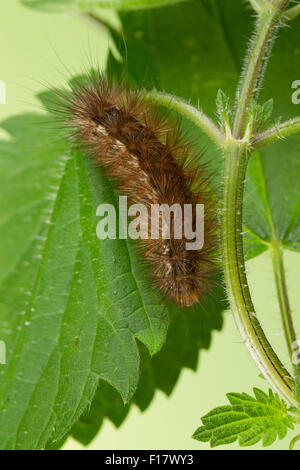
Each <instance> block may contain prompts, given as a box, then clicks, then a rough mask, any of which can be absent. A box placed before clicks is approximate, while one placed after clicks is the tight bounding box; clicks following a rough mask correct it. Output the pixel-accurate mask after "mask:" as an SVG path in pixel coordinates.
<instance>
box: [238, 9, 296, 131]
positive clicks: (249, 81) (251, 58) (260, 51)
mask: <svg viewBox="0 0 300 470" xmlns="http://www.w3.org/2000/svg"><path fill="white" fill-rule="evenodd" d="M288 3H289V1H288V0H281V1H279V2H276V4H272V3H269V7H268V8H267V7H266V8H264V9H262V10H261V13H260V14H259V17H258V21H257V26H256V31H255V34H254V37H253V39H252V42H251V46H250V50H249V52H248V56H247V59H246V64H245V67H244V71H243V75H242V80H241V84H240V87H239V89H238V93H237V98H236V101H237V102H236V112H235V118H234V123H233V131H232V134H233V136H234V137H235V138H236V139H240V138H242V136H243V133H244V131H245V128H246V124H247V118H248V110H249V106H250V104H251V100H252V99H253V98H256V97H257V95H258V92H259V89H260V86H261V82H262V79H263V75H264V69H265V66H266V63H267V60H268V58H269V55H270V53H271V49H272V44H273V40H274V36H275V32H276V29H277V28H278V26H279V20H280V17H281V15H282V9H283V8H284V7H285V6H286V5H287V4H288Z"/></svg>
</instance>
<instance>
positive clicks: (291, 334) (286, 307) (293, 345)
mask: <svg viewBox="0 0 300 470" xmlns="http://www.w3.org/2000/svg"><path fill="white" fill-rule="evenodd" d="M270 249H271V254H272V262H273V271H274V276H275V283H276V289H277V297H278V301H279V306H280V312H281V318H282V323H283V329H284V334H285V338H286V343H287V347H288V351H289V354H290V358H291V360H292V362H293V364H294V366H295V365H296V364H298V363H299V361H300V350H299V346H298V342H297V335H296V332H295V328H294V324H293V317H292V311H291V307H290V302H289V297H288V291H287V283H286V276H285V269H284V261H283V247H282V244H281V242H280V241H279V240H277V239H274V240H273V241H272V243H271V245H270Z"/></svg>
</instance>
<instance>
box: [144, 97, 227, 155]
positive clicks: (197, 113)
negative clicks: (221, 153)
mask: <svg viewBox="0 0 300 470" xmlns="http://www.w3.org/2000/svg"><path fill="white" fill-rule="evenodd" d="M145 98H146V99H149V100H152V101H155V102H156V103H158V104H160V105H162V106H166V107H167V108H168V109H173V110H174V111H177V112H180V113H181V114H182V115H183V116H185V117H187V118H188V119H189V120H190V121H192V122H194V123H195V124H196V125H197V126H198V127H199V128H200V129H202V130H203V131H204V132H205V134H206V135H208V137H210V139H211V140H212V141H213V142H215V144H217V145H218V146H219V147H223V144H224V142H225V136H224V134H223V133H222V131H221V130H220V129H219V128H218V126H217V125H216V124H215V123H214V122H213V120H212V119H210V118H209V117H208V116H207V115H206V114H205V113H204V112H203V111H201V110H200V109H196V108H195V107H194V106H193V105H191V104H190V103H188V102H187V101H185V100H183V99H182V98H178V97H177V96H174V95H169V94H168V93H163V92H160V91H156V90H152V91H150V92H147V93H146V94H145Z"/></svg>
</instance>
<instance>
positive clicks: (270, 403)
mask: <svg viewBox="0 0 300 470" xmlns="http://www.w3.org/2000/svg"><path fill="white" fill-rule="evenodd" d="M253 391H254V395H255V397H252V396H250V395H248V394H246V393H229V394H228V395H227V398H228V400H229V402H230V405H227V406H221V407H218V408H215V409H214V410H212V411H211V412H210V413H208V414H207V415H206V416H204V417H203V418H202V423H203V426H201V427H200V428H198V429H197V431H196V432H195V433H194V435H193V438H194V439H196V440H198V441H201V442H210V444H211V447H217V446H220V445H224V444H230V443H232V442H235V441H236V440H238V441H239V445H240V446H241V447H249V446H252V445H254V444H257V443H258V442H259V441H260V440H262V444H263V446H264V447H267V446H270V445H271V444H273V443H274V441H275V440H276V438H277V437H278V439H283V438H284V437H285V436H286V434H287V431H288V429H294V423H295V419H294V417H293V416H291V415H290V414H289V413H288V410H287V407H286V405H285V403H284V402H283V401H282V400H281V399H280V398H279V397H278V395H276V394H274V393H273V392H272V391H271V390H269V395H267V394H266V393H264V392H262V391H261V390H259V389H257V388H254V389H253Z"/></svg>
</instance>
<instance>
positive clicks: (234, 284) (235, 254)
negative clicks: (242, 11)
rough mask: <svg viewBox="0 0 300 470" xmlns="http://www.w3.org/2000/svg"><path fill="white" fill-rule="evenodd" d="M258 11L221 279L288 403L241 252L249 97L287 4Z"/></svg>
mask: <svg viewBox="0 0 300 470" xmlns="http://www.w3.org/2000/svg"><path fill="white" fill-rule="evenodd" d="M266 3H267V4H268V5H269V7H268V8H266V9H264V10H262V12H261V14H260V16H259V20H258V22H257V30H256V32H255V35H254V39H253V40H252V42H251V46H250V51H249V54H248V57H247V60H246V66H245V68H244V72H243V76H242V81H241V86H240V89H239V91H238V93H237V104H236V112H235V118H234V124H233V129H232V137H229V138H228V139H227V142H226V144H225V147H224V157H225V168H224V193H223V213H222V227H221V240H222V253H223V266H224V274H225V282H226V287H227V292H228V295H229V300H230V304H231V309H232V312H233V315H234V318H235V322H236V324H237V327H238V329H239V331H240V334H241V336H242V338H243V340H244V341H245V343H246V345H247V347H248V349H249V351H250V353H251V356H252V357H253V359H254V360H255V362H256V364H257V365H258V367H259V368H260V370H261V372H262V373H263V375H264V376H265V377H266V379H267V380H268V381H269V383H270V384H271V385H272V387H273V388H274V389H275V390H276V391H277V392H279V393H280V394H281V396H282V397H283V398H285V400H286V401H287V402H288V403H289V404H290V405H292V406H297V405H298V402H297V399H296V398H295V396H294V393H293V388H294V381H293V379H292V378H291V376H290V374H289V373H288V371H287V370H286V369H285V368H284V366H283V365H282V363H281V361H280V360H279V358H278V357H277V355H276V353H275V352H274V350H273V349H272V347H271V345H270V343H269V341H268V340H267V338H266V335H265V333H264V331H263V329H262V327H261V325H260V323H259V320H258V318H257V316H256V313H255V310H254V306H253V303H252V300H251V295H250V290H249V286H248V281H247V275H246V268H245V260H244V253H243V237H242V222H243V197H244V181H245V176H246V170H247V165H248V158H249V151H250V140H251V136H247V132H246V127H247V122H248V111H249V107H250V104H251V100H252V98H254V97H256V95H257V92H258V89H259V87H260V85H261V81H262V77H263V72H264V69H265V66H266V62H267V59H268V57H269V55H270V50H271V46H272V42H273V37H274V33H275V31H276V29H277V27H278V25H279V22H280V19H281V10H282V9H283V8H285V7H286V6H287V4H288V3H289V2H288V1H287V0H282V1H281V2H280V1H278V0H276V5H275V4H271V3H269V2H266Z"/></svg>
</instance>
